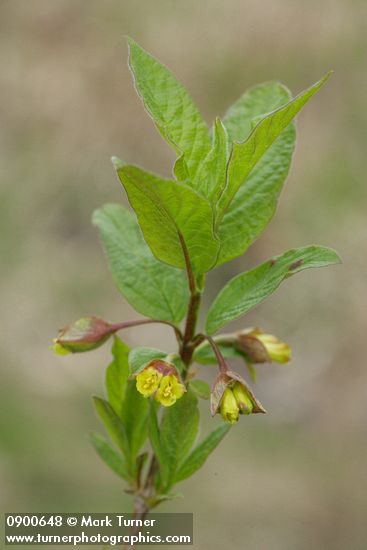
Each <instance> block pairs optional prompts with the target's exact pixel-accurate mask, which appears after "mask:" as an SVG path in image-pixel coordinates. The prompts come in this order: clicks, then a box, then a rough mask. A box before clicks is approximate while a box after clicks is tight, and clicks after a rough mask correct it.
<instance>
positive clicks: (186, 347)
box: [118, 233, 224, 550]
mask: <svg viewBox="0 0 367 550" xmlns="http://www.w3.org/2000/svg"><path fill="white" fill-rule="evenodd" d="M179 238H180V241H181V245H182V250H183V254H184V258H185V264H186V272H187V279H188V285H189V289H190V301H189V305H188V310H187V316H186V324H185V329H184V332H183V334H182V332H181V331H180V330H179V329H178V328H177V327H175V326H174V325H172V324H171V323H168V322H165V324H168V325H170V326H171V327H172V328H173V329H174V331H175V334H176V338H177V342H178V345H179V355H180V357H181V360H182V362H183V364H184V371H183V373H182V379H183V381H185V380H186V379H187V375H188V372H189V368H190V364H191V361H192V356H193V353H194V350H195V348H196V347H197V346H198V344H199V343H200V342H198V341H197V340H198V338H197V337H195V330H196V324H197V320H198V315H199V309H200V302H201V289H202V288H203V282H204V276H202V279H201V280H197V279H196V278H195V275H194V272H193V270H192V267H191V263H190V258H189V254H188V250H187V248H186V244H185V241H184V239H183V237H182V235H181V234H180V233H179ZM197 283H198V284H197ZM156 322H162V321H154V320H150V319H146V320H143V321H130V322H129V323H121V324H120V325H119V328H118V330H119V329H120V328H128V327H129V326H138V325H143V324H144V325H145V324H148V323H156ZM200 341H202V340H200ZM219 353H220V352H219ZM223 361H224V359H223ZM157 469H158V460H157V457H156V455H155V453H154V452H153V453H152V455H151V460H150V465H149V468H148V471H147V474H146V478H145V482H144V483H143V484H139V486H138V488H137V490H136V492H135V498H134V519H144V518H145V517H146V515H147V514H148V513H149V511H150V510H151V508H152V507H153V506H155V505H156V504H157V503H154V494H155V488H154V477H155V473H156V471H157ZM132 534H133V533H132ZM125 548H126V550H128V549H132V548H133V547H132V546H131V545H126V546H125Z"/></svg>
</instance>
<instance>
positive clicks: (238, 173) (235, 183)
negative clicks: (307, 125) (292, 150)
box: [217, 73, 331, 226]
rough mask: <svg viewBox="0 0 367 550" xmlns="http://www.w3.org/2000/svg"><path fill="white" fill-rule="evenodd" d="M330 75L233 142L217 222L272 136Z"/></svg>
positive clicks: (268, 145)
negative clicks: (242, 137) (243, 138)
mask: <svg viewBox="0 0 367 550" xmlns="http://www.w3.org/2000/svg"><path fill="white" fill-rule="evenodd" d="M330 75H331V73H328V74H327V75H326V76H325V77H324V78H322V79H321V80H320V81H319V82H316V84H314V85H313V86H311V87H310V88H308V89H307V90H305V91H304V92H302V93H300V94H299V95H298V96H297V97H295V98H294V99H293V100H292V101H290V102H289V103H287V104H286V105H284V106H283V107H280V108H279V109H276V110H275V111H273V112H272V113H270V114H268V115H267V116H266V117H265V118H262V119H261V120H260V122H259V123H258V124H257V126H256V127H255V128H254V130H253V131H252V132H251V134H250V136H249V137H248V138H247V139H246V141H243V142H241V143H238V142H234V144H233V149H232V154H231V158H230V160H229V165H228V177H227V185H226V187H225V189H224V191H223V193H222V196H221V198H220V201H219V207H218V218H217V224H218V226H219V224H220V221H221V220H222V217H223V215H224V214H225V212H226V211H227V209H228V207H229V205H230V203H231V201H232V199H233V197H234V196H235V194H236V193H237V191H238V189H239V188H240V187H241V185H242V184H243V183H244V182H245V180H246V179H247V177H248V176H249V174H250V172H251V170H252V169H253V168H254V167H255V165H256V164H257V162H258V161H259V160H260V158H261V157H262V156H263V154H264V153H265V152H266V151H267V149H268V148H269V147H270V146H271V145H272V143H273V142H274V141H275V139H276V138H277V137H278V136H280V134H281V133H282V132H283V130H285V128H286V127H287V126H288V124H290V122H292V120H293V118H294V117H295V116H296V115H297V113H298V112H299V111H300V110H301V109H302V107H303V106H304V105H305V103H307V101H308V100H309V99H310V98H311V97H312V96H313V95H314V94H315V93H316V92H318V91H319V89H320V88H321V87H322V86H323V85H324V84H325V82H326V81H327V80H328V79H329V77H330Z"/></svg>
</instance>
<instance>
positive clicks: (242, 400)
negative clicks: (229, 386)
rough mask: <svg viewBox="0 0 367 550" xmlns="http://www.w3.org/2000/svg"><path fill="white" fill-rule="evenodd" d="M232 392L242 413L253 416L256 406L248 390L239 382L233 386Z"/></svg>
mask: <svg viewBox="0 0 367 550" xmlns="http://www.w3.org/2000/svg"><path fill="white" fill-rule="evenodd" d="M232 391H233V395H234V398H235V400H236V403H237V406H238V408H239V410H240V413H241V414H251V413H252V410H253V408H254V404H253V402H252V400H251V397H250V396H249V394H248V393H247V391H246V388H245V387H244V386H243V385H242V384H240V383H239V382H236V383H235V385H234V386H233V390H232Z"/></svg>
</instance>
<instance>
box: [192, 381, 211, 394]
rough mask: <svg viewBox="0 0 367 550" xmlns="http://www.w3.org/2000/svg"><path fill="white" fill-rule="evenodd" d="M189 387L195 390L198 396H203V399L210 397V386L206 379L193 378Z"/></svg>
mask: <svg viewBox="0 0 367 550" xmlns="http://www.w3.org/2000/svg"><path fill="white" fill-rule="evenodd" d="M189 387H190V389H191V390H192V391H193V392H194V394H195V395H197V396H198V397H201V399H209V397H210V386H209V384H208V383H207V382H205V381H204V380H198V379H195V380H192V381H191V382H190V384H189Z"/></svg>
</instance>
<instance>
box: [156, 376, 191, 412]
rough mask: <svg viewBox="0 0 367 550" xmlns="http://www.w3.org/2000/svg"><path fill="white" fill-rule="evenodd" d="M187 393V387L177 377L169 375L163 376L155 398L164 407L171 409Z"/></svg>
mask: <svg viewBox="0 0 367 550" xmlns="http://www.w3.org/2000/svg"><path fill="white" fill-rule="evenodd" d="M185 391H186V390H185V386H184V385H183V384H181V382H179V381H178V379H177V376H175V375H174V374H169V375H166V376H163V378H162V380H161V381H160V383H159V387H158V390H157V393H156V394H155V398H156V400H157V401H158V402H159V403H160V404H161V405H163V406H164V407H170V406H171V405H174V404H175V403H176V401H177V399H180V397H182V396H183V394H184V393H185Z"/></svg>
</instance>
